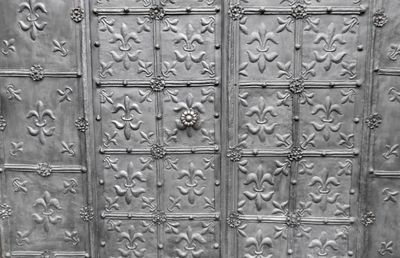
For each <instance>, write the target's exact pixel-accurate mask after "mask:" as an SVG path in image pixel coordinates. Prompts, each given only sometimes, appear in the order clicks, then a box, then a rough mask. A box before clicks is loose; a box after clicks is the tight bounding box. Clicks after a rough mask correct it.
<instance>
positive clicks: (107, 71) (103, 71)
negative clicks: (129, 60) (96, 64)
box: [99, 61, 114, 78]
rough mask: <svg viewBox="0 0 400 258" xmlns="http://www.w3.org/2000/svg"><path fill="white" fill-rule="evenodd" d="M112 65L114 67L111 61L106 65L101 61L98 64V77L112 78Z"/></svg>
mask: <svg viewBox="0 0 400 258" xmlns="http://www.w3.org/2000/svg"><path fill="white" fill-rule="evenodd" d="M113 65H114V62H113V61H111V62H108V63H106V62H102V61H101V62H100V68H99V76H100V78H106V77H107V75H108V76H113V73H114V71H113V69H112V66H113Z"/></svg>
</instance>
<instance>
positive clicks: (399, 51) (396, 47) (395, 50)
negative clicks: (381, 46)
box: [387, 44, 400, 62]
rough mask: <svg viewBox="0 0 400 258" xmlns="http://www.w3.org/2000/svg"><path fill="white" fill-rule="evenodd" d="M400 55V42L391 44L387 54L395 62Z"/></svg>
mask: <svg viewBox="0 0 400 258" xmlns="http://www.w3.org/2000/svg"><path fill="white" fill-rule="evenodd" d="M399 55H400V44H391V45H390V49H389V51H388V54H387V56H388V58H389V59H390V60H392V61H393V62H394V61H396V60H397V58H398V56H399Z"/></svg>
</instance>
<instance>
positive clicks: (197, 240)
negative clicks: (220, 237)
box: [175, 226, 207, 258]
mask: <svg viewBox="0 0 400 258" xmlns="http://www.w3.org/2000/svg"><path fill="white" fill-rule="evenodd" d="M177 238H178V239H177V242H178V243H183V244H184V246H183V247H182V248H176V249H175V252H176V254H177V255H178V257H181V258H200V257H202V255H203V253H204V251H205V250H204V249H201V248H200V247H199V244H200V245H202V244H205V243H207V240H206V239H205V238H204V237H203V236H202V235H201V234H200V233H198V232H193V229H192V227H191V226H188V227H187V228H186V232H182V233H179V234H178V236H177Z"/></svg>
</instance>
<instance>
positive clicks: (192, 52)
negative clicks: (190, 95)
mask: <svg viewBox="0 0 400 258" xmlns="http://www.w3.org/2000/svg"><path fill="white" fill-rule="evenodd" d="M216 23H217V17H216V16H213V15H208V16H203V15H195V14H193V15H181V16H173V15H169V16H168V17H166V18H165V19H164V20H163V22H162V23H161V42H162V44H161V63H162V69H161V73H162V74H163V75H164V76H165V77H166V78H168V80H190V81H196V80H206V79H207V80H210V79H213V78H215V77H216V76H217V75H218V74H219V66H220V64H219V58H220V55H219V50H216V44H219V45H220V42H219V35H217V33H218V31H219V30H218V31H217V29H216V27H215V24H216Z"/></svg>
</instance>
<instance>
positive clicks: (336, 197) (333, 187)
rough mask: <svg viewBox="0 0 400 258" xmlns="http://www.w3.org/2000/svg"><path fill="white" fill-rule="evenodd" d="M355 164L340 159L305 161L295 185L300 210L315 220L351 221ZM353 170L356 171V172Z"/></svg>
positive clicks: (303, 160)
mask: <svg viewBox="0 0 400 258" xmlns="http://www.w3.org/2000/svg"><path fill="white" fill-rule="evenodd" d="M354 166H355V165H354V161H353V160H351V159H339V158H323V159H321V158H319V159H317V158H303V159H302V160H301V161H300V164H299V172H298V176H297V183H296V188H295V191H296V198H297V201H298V207H297V208H298V209H303V208H304V207H308V208H309V209H310V212H309V213H311V214H309V215H310V216H313V217H341V218H343V217H344V218H348V217H350V216H353V215H355V214H356V212H357V210H356V209H354V210H353V209H351V207H350V201H351V195H350V190H351V186H352V174H353V173H355V170H356V169H355V168H354ZM353 169H354V171H353Z"/></svg>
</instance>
